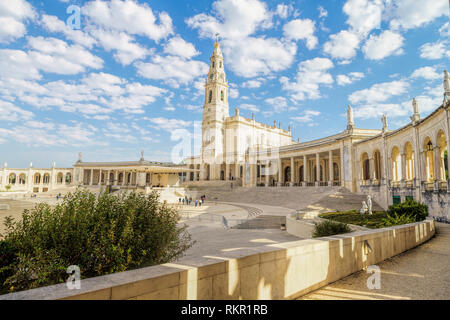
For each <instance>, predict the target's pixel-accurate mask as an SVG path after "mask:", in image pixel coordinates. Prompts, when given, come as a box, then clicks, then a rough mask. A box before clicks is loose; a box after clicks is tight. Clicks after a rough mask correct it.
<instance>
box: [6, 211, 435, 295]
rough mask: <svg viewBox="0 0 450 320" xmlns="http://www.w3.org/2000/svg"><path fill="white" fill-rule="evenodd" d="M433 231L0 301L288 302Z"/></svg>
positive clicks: (176, 267)
mask: <svg viewBox="0 0 450 320" xmlns="http://www.w3.org/2000/svg"><path fill="white" fill-rule="evenodd" d="M434 234H435V225H434V221H432V220H425V221H422V222H417V223H412V224H408V225H401V226H396V227H391V228H385V229H377V230H370V231H357V232H353V233H351V234H346V235H339V236H333V237H324V238H315V239H309V240H299V241H294V242H287V243H280V244H271V245H266V246H262V247H258V248H255V249H244V250H239V251H229V252H221V253H220V256H208V257H203V258H199V259H195V260H191V261H183V263H180V264H177V263H169V264H164V265H158V266H153V267H147V268H142V269H137V270H131V271H126V272H121V273H116V274H111V275H107V276H101V277H96V278H90V279H85V280H82V281H81V289H79V290H76V289H74V290H69V289H67V287H66V284H59V285H54V286H49V287H44V288H38V289H33V290H28V291H23V292H18V293H13V294H8V295H3V296H0V299H292V298H296V297H299V296H301V295H303V294H306V293H308V292H310V291H312V290H315V289H318V288H320V287H322V286H324V285H327V284H329V283H331V282H334V281H336V280H339V279H341V278H343V277H346V276H348V275H350V274H352V273H354V272H357V271H359V270H362V269H363V268H365V267H367V266H369V265H373V264H377V263H379V262H381V261H383V260H385V259H388V258H390V257H392V256H395V255H397V254H399V253H402V252H404V251H406V250H408V249H411V248H413V247H415V246H417V245H420V244H421V243H423V242H425V241H427V240H428V239H430V238H431V237H432V236H433V235H434Z"/></svg>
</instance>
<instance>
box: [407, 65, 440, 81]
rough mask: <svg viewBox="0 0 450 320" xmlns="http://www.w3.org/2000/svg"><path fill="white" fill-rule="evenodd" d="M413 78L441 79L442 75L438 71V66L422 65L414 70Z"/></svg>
mask: <svg viewBox="0 0 450 320" xmlns="http://www.w3.org/2000/svg"><path fill="white" fill-rule="evenodd" d="M411 77H412V78H424V79H426V80H436V79H440V78H441V76H440V75H439V73H437V72H436V68H434V67H422V68H419V69H416V70H414V72H413V73H412V74H411Z"/></svg>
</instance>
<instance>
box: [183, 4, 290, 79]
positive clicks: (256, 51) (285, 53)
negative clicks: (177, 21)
mask: <svg viewBox="0 0 450 320" xmlns="http://www.w3.org/2000/svg"><path fill="white" fill-rule="evenodd" d="M212 7H213V10H212V12H211V14H210V15H208V14H205V13H201V14H198V15H195V16H193V17H191V18H188V19H187V20H186V23H187V24H188V26H189V27H191V28H193V29H197V30H198V33H199V35H200V37H206V38H211V39H214V35H215V33H216V32H219V33H220V35H221V38H222V39H223V40H222V41H221V44H222V50H223V52H224V55H225V56H226V58H227V65H228V66H229V68H230V69H231V70H232V71H233V72H234V73H235V74H236V75H238V76H243V77H254V76H257V75H259V74H268V73H271V72H274V71H280V70H284V69H286V68H288V67H289V66H290V65H291V64H292V62H293V60H294V56H295V54H296V52H297V45H296V44H295V43H293V42H291V41H286V40H279V39H276V38H266V37H254V36H251V35H252V34H253V33H255V32H257V31H260V30H265V29H267V28H269V27H271V26H272V25H273V23H272V16H273V13H272V12H270V11H269V10H268V9H267V5H266V4H265V3H264V2H261V1H258V0H218V1H215V2H214V3H213V5H212Z"/></svg>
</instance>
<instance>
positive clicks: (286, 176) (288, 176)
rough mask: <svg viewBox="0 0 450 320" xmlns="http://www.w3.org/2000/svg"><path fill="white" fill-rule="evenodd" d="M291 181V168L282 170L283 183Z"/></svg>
mask: <svg viewBox="0 0 450 320" xmlns="http://www.w3.org/2000/svg"><path fill="white" fill-rule="evenodd" d="M290 181H291V167H286V168H284V182H290Z"/></svg>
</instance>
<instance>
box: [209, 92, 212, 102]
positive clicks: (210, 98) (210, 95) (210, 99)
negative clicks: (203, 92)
mask: <svg viewBox="0 0 450 320" xmlns="http://www.w3.org/2000/svg"><path fill="white" fill-rule="evenodd" d="M211 101H212V91H211V90H210V91H209V97H208V102H209V103H211Z"/></svg>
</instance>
